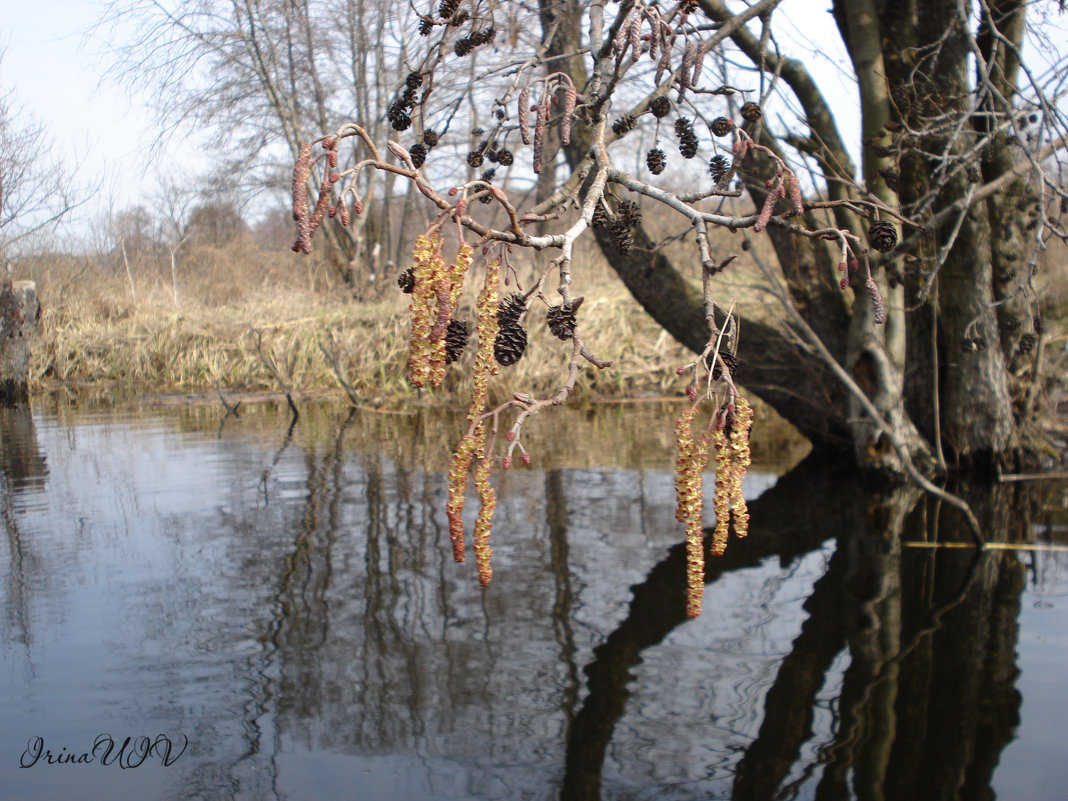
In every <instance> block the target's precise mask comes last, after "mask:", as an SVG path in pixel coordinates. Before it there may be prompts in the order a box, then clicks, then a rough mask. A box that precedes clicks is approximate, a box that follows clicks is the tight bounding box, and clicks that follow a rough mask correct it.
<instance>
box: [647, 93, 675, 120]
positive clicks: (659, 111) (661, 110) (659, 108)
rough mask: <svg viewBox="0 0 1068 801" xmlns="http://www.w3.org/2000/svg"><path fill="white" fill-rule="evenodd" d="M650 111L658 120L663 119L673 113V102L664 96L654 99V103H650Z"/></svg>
mask: <svg viewBox="0 0 1068 801" xmlns="http://www.w3.org/2000/svg"><path fill="white" fill-rule="evenodd" d="M649 111H651V112H652V113H653V116H654V117H656V118H657V119H662V118H664V117H666V116H667V115H668V114H670V113H671V101H670V100H668V99H667V98H666V97H664V96H663V95H661V96H660V97H654V98H653V100H652V102H650V103H649Z"/></svg>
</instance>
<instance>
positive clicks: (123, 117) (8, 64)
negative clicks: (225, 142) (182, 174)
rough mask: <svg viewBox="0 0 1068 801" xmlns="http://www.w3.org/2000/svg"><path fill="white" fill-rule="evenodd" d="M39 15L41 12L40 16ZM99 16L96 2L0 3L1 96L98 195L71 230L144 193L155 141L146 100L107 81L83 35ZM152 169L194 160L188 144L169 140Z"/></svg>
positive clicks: (97, 50) (97, 46) (96, 51)
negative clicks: (42, 129)
mask: <svg viewBox="0 0 1068 801" xmlns="http://www.w3.org/2000/svg"><path fill="white" fill-rule="evenodd" d="M42 9H44V11H42ZM102 13H103V8H102V5H101V4H100V3H97V2H95V0H48V2H47V3H46V4H43V5H41V6H38V5H37V4H36V3H33V2H30V3H27V2H21V3H16V2H13V1H12V0H6V1H5V2H4V11H3V14H2V15H0V52H2V57H0V92H3V93H5V94H8V95H13V97H14V100H15V105H16V107H17V108H19V109H20V110H21V111H22V112H23V115H25V116H26V117H32V118H33V119H34V120H36V121H38V122H40V123H43V124H44V125H45V126H46V128H47V130H48V131H49V132H50V133H51V134H52V136H53V143H54V149H50V152H51V153H57V154H59V155H60V157H61V158H63V159H64V160H65V161H66V162H67V163H68V164H70V165H71V166H72V167H73V166H75V165H77V167H78V169H79V172H80V173H81V174H82V175H83V177H84V178H85V179H86V181H85V182H86V183H88V184H97V183H100V182H101V181H102V186H101V191H100V192H99V193H98V195H97V196H96V197H95V198H94V199H93V200H92V201H91V202H90V203H88V204H87V205H86V206H85V207H84V208H83V209H82V210H80V212H79V214H78V215H77V218H76V219H75V220H74V223H75V226H73V227H74V228H77V229H84V228H85V227H86V226H93V225H94V224H96V223H97V221H98V220H99V219H100V218H101V217H102V216H104V215H106V213H107V210H108V208H109V207H114V208H115V209H121V208H123V207H125V206H129V205H132V204H135V203H137V202H138V201H139V200H142V199H143V198H144V197H145V196H146V195H147V194H149V193H150V192H151V187H152V186H153V175H152V174H151V173H150V172H149V173H147V174H146V170H145V168H144V154H145V152H146V144H147V143H150V142H152V141H153V140H154V139H155V138H156V134H155V130H154V127H153V120H152V112H151V109H150V108H149V106H148V104H147V96H144V95H141V96H138V95H137V94H131V93H130V92H129V91H128V90H127V89H125V88H123V87H121V86H119V85H118V84H117V83H116V82H114V81H109V80H107V79H106V76H105V72H106V66H107V63H106V61H105V59H104V57H103V56H102V55H101V43H100V42H99V41H93V40H91V39H90V38H89V35H88V32H89V31H90V30H91V29H92V27H93V25H94V24H96V23H97V22H98V21H99V20H100V18H101V15H102ZM160 155H161V156H162V158H161V159H160V160H159V163H170V164H174V163H179V164H184V165H188V166H187V167H186V169H191V170H196V169H197V166H195V165H197V164H198V161H197V159H196V156H195V146H194V143H191V142H183V141H172V142H170V143H168V144H167V145H166V146H165V148H164V150H163V151H162V153H161V154H160Z"/></svg>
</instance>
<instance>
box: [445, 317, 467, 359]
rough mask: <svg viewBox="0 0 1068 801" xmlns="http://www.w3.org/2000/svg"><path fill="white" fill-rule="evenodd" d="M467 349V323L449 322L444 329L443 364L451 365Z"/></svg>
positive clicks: (461, 321)
mask: <svg viewBox="0 0 1068 801" xmlns="http://www.w3.org/2000/svg"><path fill="white" fill-rule="evenodd" d="M466 347H467V323H465V322H464V321H463V320H449V327H448V328H446V329H445V364H452V363H453V362H454V361H456V360H457V359H459V358H460V356H461V355H463V352H464V348H466Z"/></svg>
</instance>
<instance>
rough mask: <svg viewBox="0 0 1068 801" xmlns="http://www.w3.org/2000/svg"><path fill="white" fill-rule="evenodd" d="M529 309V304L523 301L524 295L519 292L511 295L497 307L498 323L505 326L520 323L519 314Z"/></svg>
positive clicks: (502, 326)
mask: <svg viewBox="0 0 1068 801" xmlns="http://www.w3.org/2000/svg"><path fill="white" fill-rule="evenodd" d="M526 310H527V304H526V303H525V302H524V301H523V296H522V295H520V294H519V293H518V292H517V293H514V294H512V295H509V296H508V297H506V298H505V299H504V300H502V301H501V305H500V306H499V307H498V308H497V325H499V326H500V327H501V328H504V327H506V326H509V325H518V324H519V316H520V315H521V314H522V313H523V312H525V311H526Z"/></svg>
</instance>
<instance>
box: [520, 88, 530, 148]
mask: <svg viewBox="0 0 1068 801" xmlns="http://www.w3.org/2000/svg"><path fill="white" fill-rule="evenodd" d="M529 110H530V87H529V86H524V87H523V88H522V89H520V90H519V109H518V116H519V138H520V139H522V140H523V144H524V145H529V144H530V127H529V126H528V124H527V112H528V111H529Z"/></svg>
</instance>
